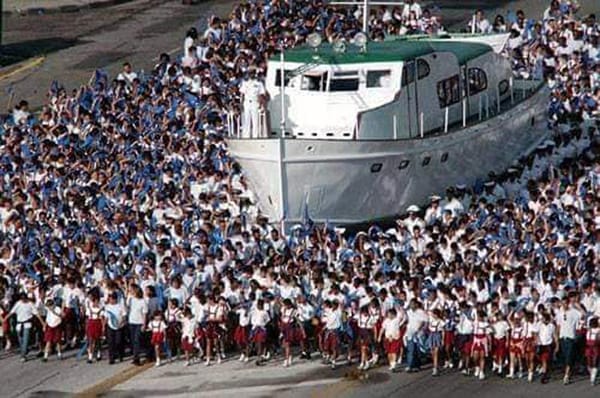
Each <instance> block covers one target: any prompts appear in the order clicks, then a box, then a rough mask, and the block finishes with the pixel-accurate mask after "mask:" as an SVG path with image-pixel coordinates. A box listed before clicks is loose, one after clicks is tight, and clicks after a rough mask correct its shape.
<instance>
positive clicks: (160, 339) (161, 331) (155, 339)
mask: <svg viewBox="0 0 600 398" xmlns="http://www.w3.org/2000/svg"><path fill="white" fill-rule="evenodd" d="M148 329H150V333H151V337H150V344H152V345H153V346H156V345H161V344H162V343H164V341H165V332H166V331H167V325H166V323H165V322H164V321H162V320H156V319H153V320H151V321H150V323H149V324H148Z"/></svg>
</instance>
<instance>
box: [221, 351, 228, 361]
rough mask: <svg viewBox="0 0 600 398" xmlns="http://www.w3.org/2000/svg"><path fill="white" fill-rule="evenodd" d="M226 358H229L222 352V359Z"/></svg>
mask: <svg viewBox="0 0 600 398" xmlns="http://www.w3.org/2000/svg"><path fill="white" fill-rule="evenodd" d="M225 358H227V357H226V356H225V353H224V352H223V351H221V359H225Z"/></svg>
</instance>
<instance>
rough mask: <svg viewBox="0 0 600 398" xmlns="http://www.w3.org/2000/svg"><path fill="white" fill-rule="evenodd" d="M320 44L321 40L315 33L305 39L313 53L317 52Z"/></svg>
mask: <svg viewBox="0 0 600 398" xmlns="http://www.w3.org/2000/svg"><path fill="white" fill-rule="evenodd" d="M322 42H323V38H322V37H321V35H320V34H318V33H317V32H315V33H311V34H310V35H308V36H307V37H306V43H307V44H308V46H309V47H310V48H312V49H314V50H315V51H317V49H318V48H319V46H320V45H321V43H322Z"/></svg>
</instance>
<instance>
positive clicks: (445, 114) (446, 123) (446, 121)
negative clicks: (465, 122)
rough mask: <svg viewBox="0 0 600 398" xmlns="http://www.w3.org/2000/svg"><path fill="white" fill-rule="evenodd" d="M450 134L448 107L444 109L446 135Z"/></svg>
mask: <svg viewBox="0 0 600 398" xmlns="http://www.w3.org/2000/svg"><path fill="white" fill-rule="evenodd" d="M447 132H448V107H446V109H444V133H447Z"/></svg>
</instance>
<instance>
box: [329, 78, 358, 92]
mask: <svg viewBox="0 0 600 398" xmlns="http://www.w3.org/2000/svg"><path fill="white" fill-rule="evenodd" d="M358 83H359V80H358V77H356V78H350V79H348V78H345V79H331V81H330V82H329V91H357V90H358Z"/></svg>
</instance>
